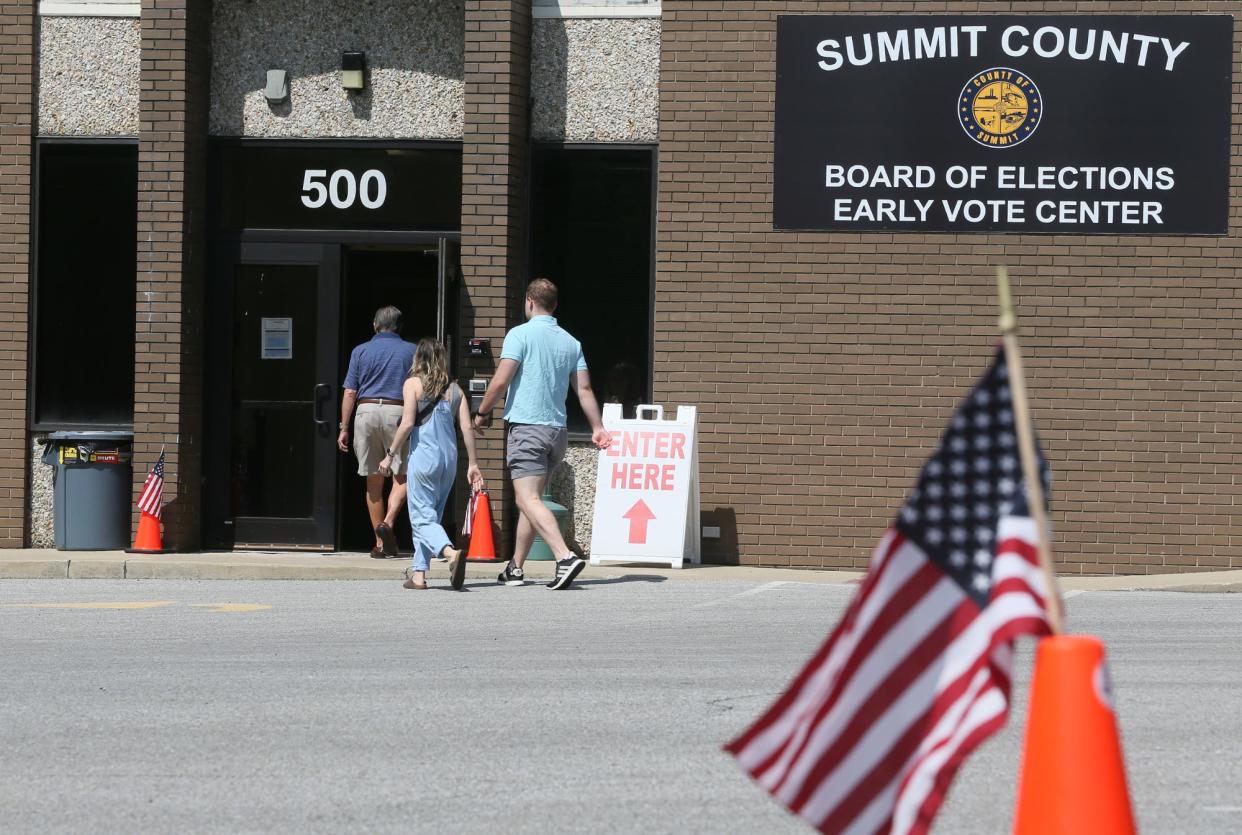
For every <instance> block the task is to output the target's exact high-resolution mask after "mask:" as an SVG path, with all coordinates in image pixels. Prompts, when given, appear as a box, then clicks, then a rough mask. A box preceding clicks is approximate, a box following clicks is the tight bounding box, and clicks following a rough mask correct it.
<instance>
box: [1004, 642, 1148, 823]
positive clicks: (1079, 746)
mask: <svg viewBox="0 0 1242 835" xmlns="http://www.w3.org/2000/svg"><path fill="white" fill-rule="evenodd" d="M1025 748H1026V751H1025V754H1024V756H1023V760H1022V774H1021V776H1020V778H1019V784H1018V808H1017V810H1016V811H1015V813H1014V825H1013V831H1014V833H1015V835H1132V833H1134V832H1135V828H1134V813H1133V811H1132V809H1131V806H1130V794H1129V792H1128V791H1127V789H1126V768H1125V762H1124V761H1123V759H1122V755H1121V739H1120V737H1119V736H1118V734H1117V717H1116V716H1115V715H1114V714H1113V694H1112V686H1111V684H1110V682H1109V677H1108V668H1107V667H1106V666H1105V663H1104V644H1102V643H1101V642H1100V641H1099V639H1098V638H1092V637H1090V636H1086V635H1056V636H1053V637H1051V638H1044V639H1043V640H1042V641H1040V642H1039V649H1038V650H1037V652H1036V655H1035V675H1034V678H1033V680H1032V681H1031V703H1030V707H1029V709H1028V718H1027V724H1026V746H1025Z"/></svg>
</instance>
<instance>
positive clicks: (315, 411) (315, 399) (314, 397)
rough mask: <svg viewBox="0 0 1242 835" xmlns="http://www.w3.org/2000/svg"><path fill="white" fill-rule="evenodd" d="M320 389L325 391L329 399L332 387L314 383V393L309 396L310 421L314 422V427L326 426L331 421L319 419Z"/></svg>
mask: <svg viewBox="0 0 1242 835" xmlns="http://www.w3.org/2000/svg"><path fill="white" fill-rule="evenodd" d="M320 389H324V390H325V391H327V393H328V396H329V397H331V396H332V386H330V385H328V384H327V383H315V391H314V393H313V394H311V401H312V402H311V420H313V421H315V425H316V426H327V425H328V424H329V423H330V422H331V421H327V420H323V419H322V418H320V417H319V403H320V398H319V390H320Z"/></svg>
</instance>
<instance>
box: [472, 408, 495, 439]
mask: <svg viewBox="0 0 1242 835" xmlns="http://www.w3.org/2000/svg"><path fill="white" fill-rule="evenodd" d="M491 425H492V416H491V415H490V414H483V413H482V412H479V413H478V414H477V415H475V416H474V432H475V434H476V435H482V434H483V430H484V429H487V428H488V427H489V426H491Z"/></svg>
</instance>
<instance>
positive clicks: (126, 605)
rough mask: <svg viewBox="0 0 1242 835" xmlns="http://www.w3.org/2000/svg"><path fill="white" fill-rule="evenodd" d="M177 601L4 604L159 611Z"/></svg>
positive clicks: (11, 604) (51, 607)
mask: <svg viewBox="0 0 1242 835" xmlns="http://www.w3.org/2000/svg"><path fill="white" fill-rule="evenodd" d="M176 602H177V601H175V600H124V601H115V602H101V603H4V604H0V605H3V606H8V607H12V608H15V609H158V608H160V607H162V606H171V605H173V604H174V603H176Z"/></svg>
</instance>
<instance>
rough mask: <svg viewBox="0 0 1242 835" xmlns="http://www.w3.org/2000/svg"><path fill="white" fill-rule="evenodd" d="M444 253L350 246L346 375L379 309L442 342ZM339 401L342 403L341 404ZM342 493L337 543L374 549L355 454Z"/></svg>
mask: <svg viewBox="0 0 1242 835" xmlns="http://www.w3.org/2000/svg"><path fill="white" fill-rule="evenodd" d="M439 255H440V248H439V246H438V245H436V244H425V245H414V246H406V247H379V246H355V247H347V248H346V249H345V252H344V258H343V261H342V265H341V266H342V282H341V284H342V294H343V296H344V298H343V300H342V304H341V315H342V320H341V335H342V338H341V364H340V367H341V374H342V378H343V375H344V373H345V369H346V368H347V367H348V365H349V355H350V352H351V351H352V350H353V349H354V347H355V346H356V345H359V344H361V343H363V342H366V341H367V340H369V339H370V338H371V337H372V335H373V331H372V329H371V322H372V320H373V318H374V316H375V311H376V310H378V309H379V308H381V307H383V306H385V305H390V304H391V305H395V306H396V307H397V308H398V309H400V310H401V313H402V323H403V324H402V328H401V337H402V338H403V339H405V340H408V341H410V342H418V340H419V339H422V338H423V337H425V336H427V337H431V338H432V339H434V338H436V335H437V330H438V328H439V307H438V305H439V296H438V289H439V286H440V281H439ZM338 402H339V400H338ZM341 458H342V464H341V467H340V476H339V484H338V489H337V519H338V527H339V535H338V537H337V541H338V543H339V547H340V549H341V550H342V551H369V550H370V549H371V546H372V545H373V544H374V542H375V536H374V533H373V532H372V530H371V522H370V519H369V517H368V516H367V512H366V501H365V497H366V485H365V479H363V478H362V477H361V476H359V475H358V468H357V463H358V462H357V459H356V458H354V455H353V453H352V452H351V453H349V454H348V455H342V456H341ZM396 533H397V541H398V543H399V544H400V545H401V550H402V553H403V554H405V553H409V551H410V548H411V540H410V522H409V517H408V516H407V515H406V514H405V513H402V514H400V515H398V517H397V526H396Z"/></svg>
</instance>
